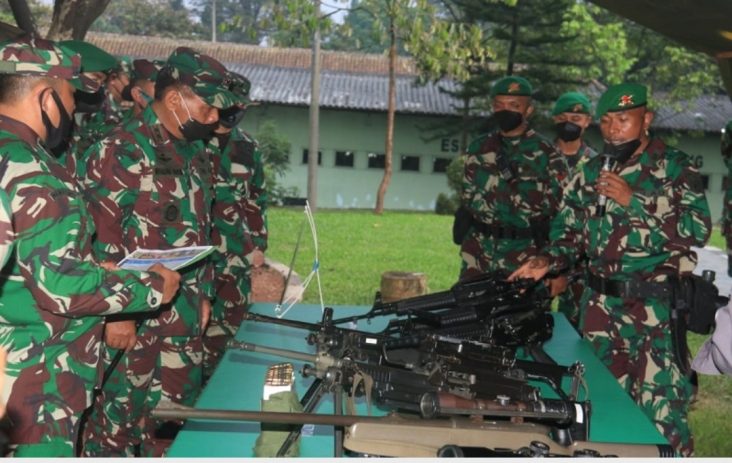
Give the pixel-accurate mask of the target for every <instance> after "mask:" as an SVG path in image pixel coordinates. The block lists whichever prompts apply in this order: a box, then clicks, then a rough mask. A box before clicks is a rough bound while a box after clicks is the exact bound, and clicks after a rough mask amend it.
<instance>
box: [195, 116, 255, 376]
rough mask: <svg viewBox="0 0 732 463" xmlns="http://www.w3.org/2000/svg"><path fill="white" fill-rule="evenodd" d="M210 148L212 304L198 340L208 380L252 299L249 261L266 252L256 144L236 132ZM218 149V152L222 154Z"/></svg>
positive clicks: (245, 135)
mask: <svg viewBox="0 0 732 463" xmlns="http://www.w3.org/2000/svg"><path fill="white" fill-rule="evenodd" d="M227 138H228V140H227V139H222V138H220V137H214V138H213V140H212V141H211V143H210V144H209V147H210V148H211V151H212V158H213V165H214V179H215V184H214V185H215V186H214V205H213V212H212V215H213V225H214V228H213V234H212V238H213V243H214V244H215V245H216V246H217V248H218V255H217V257H216V260H217V269H216V276H215V280H214V287H215V290H216V291H215V292H216V300H215V301H214V303H213V311H212V313H211V322H210V324H209V326H208V329H207V330H206V335H205V337H204V338H203V344H204V348H205V357H204V375H205V376H210V375H211V373H213V370H214V368H215V367H216V364H217V363H218V361H219V359H220V358H221V355H222V354H223V352H224V350H225V348H226V342H227V341H228V340H229V339H230V338H232V337H233V336H234V334H236V331H237V330H238V329H239V326H240V325H241V323H242V321H243V318H244V315H245V313H246V310H247V307H248V305H249V302H250V296H251V255H252V253H253V252H254V251H255V250H257V249H259V250H261V251H264V250H266V249H267V222H266V216H265V207H266V202H267V195H266V192H265V189H264V166H263V164H262V155H261V153H260V151H259V149H258V147H257V143H256V141H254V140H253V139H252V138H250V137H249V136H248V135H247V134H246V133H244V132H242V131H241V130H239V129H238V128H234V130H232V131H231V133H230V134H229V136H227ZM221 145H223V150H221Z"/></svg>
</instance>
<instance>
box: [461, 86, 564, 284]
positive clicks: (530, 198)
mask: <svg viewBox="0 0 732 463" xmlns="http://www.w3.org/2000/svg"><path fill="white" fill-rule="evenodd" d="M531 93H532V88H531V85H530V84H529V82H528V81H527V80H526V79H524V78H522V77H516V76H509V77H504V78H503V79H500V80H499V81H498V82H496V83H495V84H494V85H493V88H492V90H491V97H492V98H493V116H494V118H495V119H496V121H497V122H498V125H499V131H497V132H495V133H492V134H487V135H483V136H481V137H479V138H478V139H476V140H474V141H473V142H472V143H471V144H470V146H469V148H468V152H467V153H466V155H465V170H464V175H463V192H462V206H463V207H462V208H461V209H462V210H467V212H468V213H469V217H470V219H471V220H470V222H471V223H472V225H471V226H470V228H469V229H468V230H467V234H466V235H465V237H464V238H463V239H462V244H461V247H460V253H461V256H462V259H463V262H462V270H461V278H464V277H469V276H471V275H475V274H480V273H486V272H493V271H497V270H507V271H513V270H515V269H516V268H517V267H518V264H519V263H520V262H522V261H524V260H526V259H527V258H528V256H530V255H532V253H534V252H535V251H536V248H535V243H536V242H537V241H538V242H541V241H542V240H544V241H545V240H546V235H548V228H549V227H548V221H549V220H550V219H551V218H552V217H553V216H554V215H555V213H556V210H557V207H558V206H559V202H560V200H561V193H562V188H561V182H562V180H563V179H564V178H565V177H566V176H567V173H566V169H565V167H564V161H563V160H562V159H561V157H559V155H558V154H557V153H556V151H555V150H554V148H553V147H552V145H551V143H549V142H548V141H546V140H545V139H544V138H543V137H541V136H540V135H539V134H537V133H536V132H535V131H534V130H533V129H531V128H530V127H529V123H528V118H529V116H530V115H531V114H532V113H533V111H534V107H533V105H532V103H531Z"/></svg>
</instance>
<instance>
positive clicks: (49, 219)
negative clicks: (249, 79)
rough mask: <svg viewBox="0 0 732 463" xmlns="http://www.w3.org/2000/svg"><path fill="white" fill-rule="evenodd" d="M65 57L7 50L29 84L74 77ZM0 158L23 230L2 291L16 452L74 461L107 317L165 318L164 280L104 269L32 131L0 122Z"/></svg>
mask: <svg viewBox="0 0 732 463" xmlns="http://www.w3.org/2000/svg"><path fill="white" fill-rule="evenodd" d="M67 53H69V52H67V51H66V50H65V49H60V48H54V47H53V45H52V43H51V42H49V41H45V40H41V39H30V38H27V37H26V38H21V39H16V40H15V41H13V42H5V43H3V44H1V45H0V54H1V55H2V59H3V61H15V62H16V63H15V67H16V69H15V72H14V73H15V74H22V75H31V76H32V75H45V76H48V77H56V78H63V79H72V78H76V77H77V76H78V70H79V62H78V56H76V55H70V54H67ZM29 63H33V65H29ZM6 64H7V63H6ZM4 70H6V71H7V68H4ZM82 88H84V89H85V90H86V89H87V88H86V87H82ZM59 109H61V110H65V109H63V108H59ZM0 152H2V156H1V158H2V162H1V164H2V168H1V169H0V187H2V190H3V191H4V192H5V193H6V194H7V195H8V198H9V201H10V206H11V210H12V223H13V226H14V231H15V250H14V252H13V259H11V261H10V263H8V265H6V266H5V267H4V268H3V272H2V275H1V278H2V292H0V345H1V346H2V347H5V348H6V349H7V350H8V359H7V360H8V364H7V371H6V380H5V384H4V388H3V399H4V400H5V401H6V402H7V414H8V418H9V419H10V420H11V421H12V428H11V431H10V441H11V443H12V444H13V445H12V446H11V448H14V452H15V453H14V454H15V456H74V452H73V446H74V444H75V443H76V436H75V434H76V432H77V429H78V420H79V417H80V415H81V414H82V412H83V410H84V409H85V408H87V407H88V406H89V405H90V404H91V392H92V389H93V387H94V386H95V385H96V384H97V381H98V379H99V363H100V362H99V356H100V348H101V333H102V324H101V318H100V316H103V315H109V314H114V313H130V312H142V311H150V310H155V309H157V308H158V306H159V305H160V302H161V300H162V287H163V280H162V279H161V278H160V277H158V276H157V275H154V274H152V273H147V272H142V273H140V272H132V271H124V270H119V271H114V272H109V271H106V270H104V269H102V268H101V267H99V266H98V265H97V263H96V262H95V260H94V259H93V257H92V244H91V238H92V235H93V234H94V224H93V222H92V220H91V217H89V215H88V213H87V210H86V206H85V204H84V202H83V201H82V199H81V195H80V194H79V192H78V190H77V189H76V186H75V185H76V184H75V182H74V181H73V179H72V178H71V177H70V176H69V175H68V173H67V172H66V170H65V169H64V168H63V166H61V165H60V164H59V163H58V162H57V161H56V160H55V159H54V158H53V157H52V156H51V155H50V154H49V153H48V152H47V151H46V150H45V149H44V148H43V146H42V142H41V140H39V138H38V135H37V134H36V133H35V132H33V130H32V129H31V128H30V127H28V126H27V125H25V124H23V123H21V122H19V121H16V120H14V119H11V118H9V117H7V116H0Z"/></svg>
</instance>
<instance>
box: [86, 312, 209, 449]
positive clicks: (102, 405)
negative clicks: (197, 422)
mask: <svg viewBox="0 0 732 463" xmlns="http://www.w3.org/2000/svg"><path fill="white" fill-rule="evenodd" d="M116 352H117V350H115V349H106V352H105V365H109V362H110V361H111V359H112V358H113V356H114V355H115V354H116ZM201 360H202V346H201V339H200V337H194V338H192V337H187V336H182V337H159V336H158V335H157V334H156V333H155V332H154V330H151V329H149V328H147V326H146V325H143V326H142V327H141V329H140V331H139V333H138V336H137V343H136V344H135V347H134V349H132V351H130V352H128V353H126V354H124V356H123V357H122V360H121V361H120V362H119V364H118V365H117V368H116V369H115V370H114V372H113V373H112V375H111V376H110V378H109V380H108V381H107V383H106V384H105V386H104V388H103V390H102V393H101V394H100V395H99V397H98V398H97V400H96V401H95V403H94V405H93V407H94V408H93V411H92V414H91V415H90V417H89V421H88V423H87V424H86V427H85V432H84V452H83V453H84V455H85V456H89V457H130V456H136V454H137V453H138V452H139V454H140V455H141V456H147V457H153V456H162V451H163V450H164V445H163V446H161V444H160V443H159V442H158V441H157V440H156V439H155V429H156V427H157V425H158V423H157V422H156V421H155V420H152V419H151V418H150V412H151V410H152V409H153V408H155V407H156V406H157V405H158V403H159V402H160V401H161V400H169V401H172V402H176V403H180V404H183V405H191V406H192V405H193V404H194V402H195V400H196V398H197V397H198V394H199V392H200V388H201V381H202V379H201Z"/></svg>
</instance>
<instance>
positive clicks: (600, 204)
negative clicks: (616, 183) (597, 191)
mask: <svg viewBox="0 0 732 463" xmlns="http://www.w3.org/2000/svg"><path fill="white" fill-rule="evenodd" d="M614 163H615V157H614V156H612V155H610V154H603V155H602V168H601V169H600V172H610V169H612V167H613V164H614ZM606 204H607V196H605V195H599V196H598V197H597V211H596V214H595V215H596V216H597V217H602V216H604V215H605V205H606Z"/></svg>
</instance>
